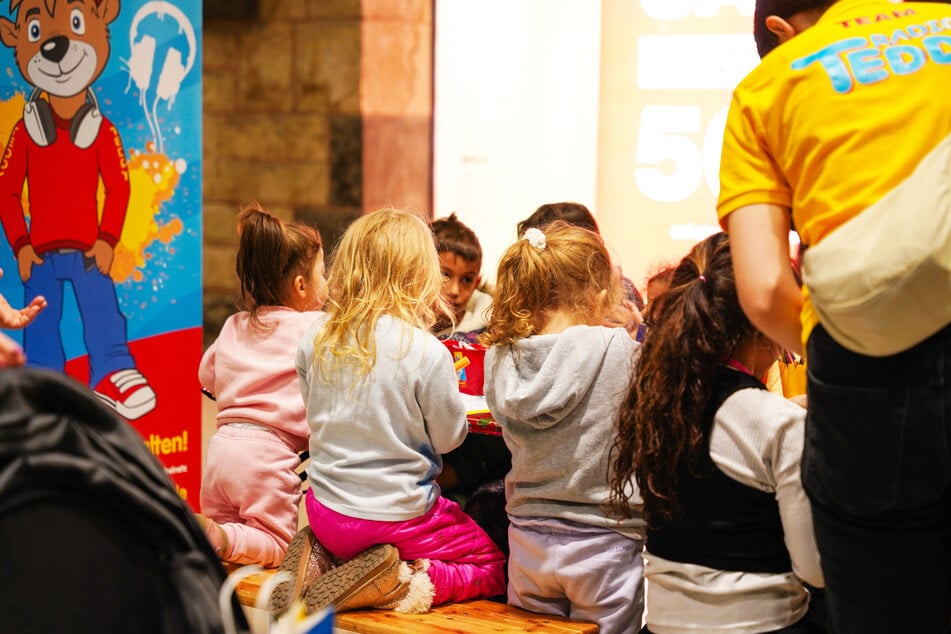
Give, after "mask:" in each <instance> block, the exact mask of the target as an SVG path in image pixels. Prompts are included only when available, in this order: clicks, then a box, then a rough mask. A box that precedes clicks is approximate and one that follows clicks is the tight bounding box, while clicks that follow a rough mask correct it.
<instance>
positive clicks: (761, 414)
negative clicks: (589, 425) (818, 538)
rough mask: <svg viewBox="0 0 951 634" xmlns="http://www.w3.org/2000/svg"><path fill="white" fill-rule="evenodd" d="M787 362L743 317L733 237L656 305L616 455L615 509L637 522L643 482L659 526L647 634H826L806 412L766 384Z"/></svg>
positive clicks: (651, 517)
mask: <svg viewBox="0 0 951 634" xmlns="http://www.w3.org/2000/svg"><path fill="white" fill-rule="evenodd" d="M780 352H781V350H780V348H779V346H778V345H777V344H776V343H774V342H773V341H771V340H770V339H768V338H767V337H765V336H764V335H763V334H762V333H760V332H759V331H757V330H756V329H755V328H754V327H753V326H752V325H751V324H750V322H749V321H748V320H747V318H746V317H745V315H744V314H743V311H742V309H741V308H740V305H739V302H738V300H737V296H736V286H735V283H734V278H733V267H732V261H731V259H730V248H729V242H728V237H727V235H726V234H723V233H718V234H715V235H713V236H711V237H709V238H707V239H706V240H704V241H702V242H700V243H699V244H697V245H696V246H695V247H694V248H693V249H692V250H691V252H690V253H689V254H688V255H687V256H686V257H685V258H684V259H683V260H682V261H681V262H680V264H679V265H678V266H677V268H676V269H675V270H674V272H673V276H672V278H671V285H670V288H669V290H667V292H665V293H664V294H663V295H662V296H661V297H660V298H659V299H658V300H657V301H656V304H655V305H653V306H652V309H651V326H650V329H649V330H648V332H647V336H646V337H645V339H644V343H643V346H642V347H641V355H640V357H639V358H638V360H637V362H636V369H635V373H634V378H633V380H632V382H631V385H630V389H629V392H628V396H627V399H626V402H625V404H624V406H623V407H622V409H621V412H620V417H619V421H618V430H619V431H618V436H617V439H616V442H615V446H614V456H613V466H614V477H613V480H612V494H611V501H612V505H613V507H614V508H615V510H617V511H618V512H619V514H620V515H621V516H630V515H632V514H633V513H634V512H635V511H636V510H639V509H636V508H635V506H634V505H633V504H632V503H631V502H630V501H629V500H628V498H627V490H628V481H629V479H630V478H631V477H632V476H633V477H634V479H635V480H636V482H637V485H638V487H639V489H640V493H641V496H642V498H643V503H644V506H643V513H644V517H645V519H646V520H647V523H648V531H647V554H646V555H645V560H646V564H645V577H646V578H647V580H648V585H649V592H648V595H647V628H649V629H647V628H645V631H649V632H653V633H656V634H667V633H683V632H700V631H702V632H730V633H731V634H737V633H744V632H746V633H758V632H788V633H793V632H797V633H799V632H803V633H805V632H814V631H821V630H813V629H811V628H812V626H811V625H810V619H807V618H806V616H807V613H808V611H809V602H810V597H809V592H808V591H807V590H806V588H805V586H804V585H803V582H808V583H811V584H813V585H815V586H820V587H821V586H822V585H823V579H822V573H821V571H820V569H819V555H818V552H817V550H816V544H815V537H814V535H813V530H812V516H811V512H810V508H809V502H808V500H807V498H806V495H805V493H804V492H803V489H802V484H801V482H800V476H799V462H800V458H801V455H802V443H803V426H804V422H805V417H806V412H805V410H804V409H803V408H802V407H800V406H799V405H797V404H795V403H792V402H791V401H788V400H786V399H784V398H783V397H782V396H780V395H778V394H774V393H772V392H770V391H768V390H767V389H766V387H765V385H764V384H763V378H764V377H765V375H766V372H767V370H768V369H769V367H770V366H771V365H772V364H773V362H774V361H775V360H776V358H777V356H778V355H779V354H780Z"/></svg>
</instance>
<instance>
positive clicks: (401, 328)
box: [297, 209, 505, 613]
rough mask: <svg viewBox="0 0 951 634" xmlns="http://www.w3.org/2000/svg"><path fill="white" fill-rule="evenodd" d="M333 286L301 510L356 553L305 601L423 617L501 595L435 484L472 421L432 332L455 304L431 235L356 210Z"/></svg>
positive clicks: (315, 372) (307, 396)
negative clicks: (442, 607)
mask: <svg viewBox="0 0 951 634" xmlns="http://www.w3.org/2000/svg"><path fill="white" fill-rule="evenodd" d="M329 284H330V299H329V301H328V305H327V308H326V315H324V316H322V317H321V318H320V319H319V320H318V321H317V323H316V324H315V325H314V326H313V327H312V328H311V329H310V330H309V331H308V332H307V334H306V335H305V336H304V338H303V340H302V341H301V344H300V348H299V350H298V354H297V370H298V373H299V375H300V379H301V390H302V392H303V395H304V400H305V402H306V405H307V418H308V422H309V424H310V432H311V440H310V455H311V463H310V466H309V467H308V469H307V475H308V477H309V479H310V483H311V486H310V490H309V491H308V492H307V495H306V498H305V505H306V509H307V517H308V519H309V521H310V527H311V529H312V530H313V533H314V535H315V537H316V539H317V540H318V541H319V542H320V544H322V545H323V546H324V547H325V548H326V549H327V550H328V551H329V552H330V553H332V554H333V555H334V556H336V557H338V558H340V559H342V560H348V561H347V563H346V564H343V565H341V566H339V567H337V568H334V569H333V570H331V571H329V572H327V573H325V574H323V575H322V576H321V577H320V578H319V579H317V581H316V582H315V583H314V584H312V585H310V586H307V587H305V588H304V589H303V600H304V604H305V606H306V608H307V610H308V611H311V612H312V611H314V610H317V609H319V608H321V607H324V606H326V605H328V604H331V603H332V604H334V607H335V609H336V610H337V611H343V610H350V609H355V608H361V607H379V608H390V609H394V610H397V611H400V612H410V613H412V612H425V611H427V610H428V609H429V608H430V606H431V605H437V604H440V603H445V602H447V601H462V600H465V599H473V598H485V597H491V596H494V595H498V594H502V593H503V592H504V591H505V579H504V572H505V571H504V556H503V555H502V553H501V552H500V551H499V549H498V547H496V545H495V544H494V543H493V542H492V540H491V539H489V537H488V536H487V535H486V534H485V532H484V531H483V530H482V529H481V528H479V527H478V525H477V524H476V523H475V521H474V520H472V518H470V517H469V516H468V515H466V514H465V513H463V512H462V510H461V509H460V508H459V505H458V504H456V503H455V502H453V501H451V500H448V499H446V498H445V497H443V496H441V495H440V490H439V486H438V485H437V484H436V478H437V476H438V475H439V472H440V470H441V468H442V459H441V457H440V456H441V455H442V454H445V453H448V452H449V451H452V450H453V449H455V448H456V447H458V446H459V445H460V444H461V443H462V441H463V439H464V438H465V437H466V433H467V429H468V426H467V423H466V408H465V405H464V404H463V401H462V397H461V396H460V394H459V391H458V380H457V378H456V372H455V370H454V368H453V364H452V357H451V355H450V353H449V351H448V350H447V349H446V347H445V346H444V345H443V344H442V343H440V341H439V340H438V339H436V337H435V336H433V335H432V334H430V328H431V327H432V325H433V324H434V323H435V321H436V319H437V315H438V314H439V313H440V312H442V313H445V312H446V310H447V308H446V306H445V303H444V302H443V300H442V299H441V298H440V290H441V288H442V274H441V273H440V268H439V258H438V257H437V255H436V248H435V244H434V241H433V234H432V232H431V230H430V229H429V227H428V226H427V224H426V223H425V222H423V220H422V219H421V218H419V217H417V216H416V215H414V214H412V213H410V212H407V211H402V210H396V209H381V210H378V211H375V212H372V213H369V214H367V215H365V216H362V217H360V218H359V219H357V220H356V221H355V222H354V223H353V224H352V225H351V226H350V227H349V228H348V229H347V231H346V232H345V233H344V235H343V237H342V238H341V241H340V243H339V245H338V247H337V249H336V251H335V253H334V258H333V263H332V265H331V268H330V276H329ZM401 559H402V560H407V561H401Z"/></svg>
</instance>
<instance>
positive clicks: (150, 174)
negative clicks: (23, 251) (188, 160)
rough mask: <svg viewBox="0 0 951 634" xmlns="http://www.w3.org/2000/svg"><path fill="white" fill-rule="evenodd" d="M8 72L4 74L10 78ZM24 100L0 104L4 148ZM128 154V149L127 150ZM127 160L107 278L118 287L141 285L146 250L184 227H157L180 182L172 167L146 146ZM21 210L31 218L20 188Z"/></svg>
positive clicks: (101, 195) (25, 194)
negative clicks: (125, 202) (121, 217)
mask: <svg viewBox="0 0 951 634" xmlns="http://www.w3.org/2000/svg"><path fill="white" fill-rule="evenodd" d="M9 72H10V71H9V69H7V73H8V74H9ZM25 104H26V96H25V95H24V94H21V93H17V94H15V95H14V96H13V97H11V98H10V99H7V100H6V101H0V139H2V141H0V143H3V147H6V143H7V141H8V140H9V139H10V133H11V132H12V131H13V126H15V125H16V123H17V121H19V120H20V119H21V118H22V117H23V106H24V105H25ZM127 151H128V149H127ZM129 153H130V155H131V156H130V157H129V163H128V165H129V183H130V186H131V194H130V199H129V210H128V212H127V213H126V219H125V225H123V228H122V238H121V239H120V240H119V243H118V244H117V245H116V250H115V257H114V259H113V262H112V270H111V271H110V276H111V277H112V279H113V280H114V281H115V282H117V283H122V282H125V281H126V280H128V279H130V278H131V279H132V280H134V281H136V282H141V281H142V279H143V274H142V269H143V268H144V267H145V265H146V264H147V261H148V257H149V256H148V254H147V253H146V251H147V249H148V248H149V246H151V245H152V244H153V243H154V242H155V241H156V240H159V241H160V242H162V243H164V244H168V243H170V242H171V241H172V240H173V239H174V238H175V236H177V235H179V234H180V233H181V232H182V231H183V229H184V225H183V223H182V221H181V219H179V218H172V219H171V220H170V221H169V222H166V223H165V224H161V225H160V224H159V222H158V215H159V212H160V211H161V208H162V205H163V204H164V203H165V202H166V201H168V200H169V199H171V197H172V195H173V194H174V193H175V187H176V186H177V185H178V181H179V177H180V174H179V171H178V169H177V168H176V165H175V163H174V162H173V161H172V160H171V159H169V158H168V157H167V156H165V155H164V154H158V153H156V152H155V147H154V145H153V144H152V143H151V142H150V143H148V144H146V148H145V150H144V151H139V150H135V149H133V150H131V151H130V152H129ZM104 198H105V195H104V187H103V184H102V181H100V182H99V214H100V216H101V215H102V206H103V202H104ZM22 201H23V210H24V213H25V214H26V216H27V217H29V215H30V208H29V200H28V190H27V186H26V183H24V185H23V196H22Z"/></svg>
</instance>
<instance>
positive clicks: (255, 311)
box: [235, 203, 323, 327]
mask: <svg viewBox="0 0 951 634" xmlns="http://www.w3.org/2000/svg"><path fill="white" fill-rule="evenodd" d="M322 248H323V243H322V242H321V239H320V233H319V232H318V231H317V230H316V229H314V228H313V227H310V226H308V225H305V224H300V223H296V222H284V221H282V220H281V219H280V218H278V217H276V216H272V215H271V214H270V213H268V212H267V211H265V209H264V208H263V207H261V206H260V205H259V204H257V203H250V204H247V205H245V206H243V207H241V209H240V210H239V212H238V253H237V258H236V259H235V271H236V272H237V274H238V281H239V283H240V290H239V293H238V308H239V309H241V310H246V311H248V313H250V315H251V324H252V325H254V326H256V327H260V326H261V323H260V319H259V311H260V309H261V308H263V307H265V306H284V305H288V304H287V302H288V301H289V296H290V292H291V285H292V283H293V280H294V278H295V277H297V276H298V275H303V276H304V277H305V278H307V279H309V278H310V275H311V271H312V270H313V268H314V262H316V261H317V258H318V257H319V256H320V254H321V249H322Z"/></svg>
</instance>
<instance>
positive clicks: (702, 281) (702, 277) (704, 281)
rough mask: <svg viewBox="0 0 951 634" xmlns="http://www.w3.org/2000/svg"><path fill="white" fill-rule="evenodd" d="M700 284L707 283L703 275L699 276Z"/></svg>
mask: <svg viewBox="0 0 951 634" xmlns="http://www.w3.org/2000/svg"><path fill="white" fill-rule="evenodd" d="M700 282H701V283H702V284H706V283H707V278H706V276H705V275H701V276H700Z"/></svg>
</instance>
